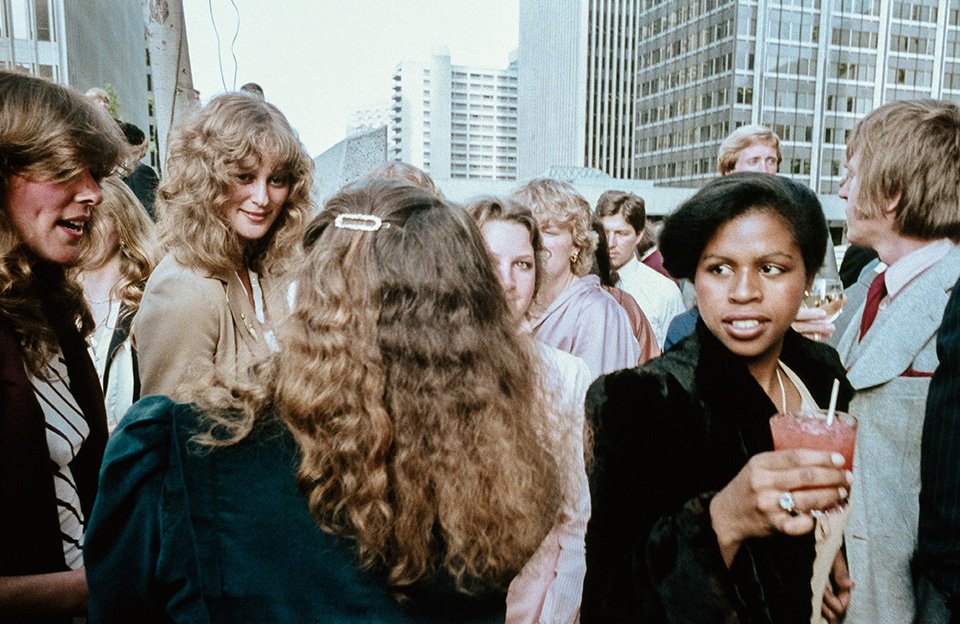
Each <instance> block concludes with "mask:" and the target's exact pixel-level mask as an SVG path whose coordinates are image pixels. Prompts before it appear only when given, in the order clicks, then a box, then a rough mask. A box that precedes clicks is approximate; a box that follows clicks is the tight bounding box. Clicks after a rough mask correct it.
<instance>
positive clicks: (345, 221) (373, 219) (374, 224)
mask: <svg viewBox="0 0 960 624" xmlns="http://www.w3.org/2000/svg"><path fill="white" fill-rule="evenodd" d="M333 225H334V227H338V228H340V229H341V230H360V231H362V232H376V231H377V230H379V229H380V228H388V227H390V224H389V223H384V222H383V219H381V218H380V217H378V216H376V215H369V214H357V213H352V212H348V213H344V214H338V215H337V218H336V219H334V220H333Z"/></svg>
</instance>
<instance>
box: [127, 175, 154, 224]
mask: <svg viewBox="0 0 960 624" xmlns="http://www.w3.org/2000/svg"><path fill="white" fill-rule="evenodd" d="M123 181H124V182H126V184H127V186H129V187H130V190H131V191H133V194H134V195H136V196H137V199H139V200H140V203H141V204H143V207H144V208H145V209H146V210H147V214H148V215H150V219H152V220H153V221H156V220H157V213H156V210H155V208H154V203H155V202H156V196H157V186H158V185H159V184H160V178H158V177H157V172H156V171H154V170H153V167H151V166H150V165H147V164H144V163H137V167H136V169H134V170H133V172H131V173H130V175H128V176H127V177H125V178H124V179H123Z"/></svg>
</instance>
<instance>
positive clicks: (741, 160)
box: [733, 143, 780, 175]
mask: <svg viewBox="0 0 960 624" xmlns="http://www.w3.org/2000/svg"><path fill="white" fill-rule="evenodd" d="M779 170H780V158H779V156H778V154H777V150H776V149H774V148H773V147H770V146H769V145H766V144H764V143H754V144H753V145H751V146H750V147H747V148H746V149H743V150H741V152H740V155H739V156H737V162H736V163H735V164H734V165H733V171H734V172H740V171H754V172H756V173H769V174H771V175H772V174H775V173H777V171H779Z"/></svg>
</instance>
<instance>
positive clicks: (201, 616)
mask: <svg viewBox="0 0 960 624" xmlns="http://www.w3.org/2000/svg"><path fill="white" fill-rule="evenodd" d="M181 407H186V406H181ZM175 409H177V406H176V405H175V404H174V403H172V402H171V401H170V400H169V399H167V398H164V397H148V398H146V399H144V400H142V401H139V402H138V403H136V404H135V405H134V406H133V407H132V408H131V409H130V412H129V413H128V415H127V417H126V418H124V420H123V421H122V422H121V423H120V425H119V426H118V427H117V429H116V430H115V431H114V433H113V435H112V436H111V438H110V441H109V442H108V444H107V450H106V455H105V457H104V463H103V469H102V470H101V473H100V491H99V494H98V496H97V500H96V503H95V504H94V508H93V513H92V514H91V516H90V520H89V522H88V525H87V533H86V540H85V545H84V553H83V555H84V563H85V565H86V571H87V584H88V586H89V588H90V589H89V592H90V594H89V612H88V620H89V621H90V622H91V624H96V623H100V622H117V623H121V622H166V621H169V615H168V613H167V609H168V606H170V605H176V606H175V610H176V611H177V612H178V613H179V614H180V615H183V616H184V617H185V618H186V620H188V621H193V622H200V623H202V622H207V621H209V615H208V614H207V613H206V611H205V609H204V608H203V606H202V603H201V602H200V601H198V600H191V599H190V598H191V596H196V592H195V591H194V590H195V586H194V585H193V583H194V582H197V581H189V580H188V579H191V578H192V579H198V578H199V575H198V574H197V573H195V569H196V563H195V561H196V560H195V557H194V556H193V555H192V549H191V546H190V545H191V543H192V542H191V540H190V539H189V538H186V539H184V536H185V533H184V532H185V531H188V530H189V529H188V523H187V522H186V511H185V501H184V500H183V498H182V497H180V496H178V493H182V491H183V488H182V485H178V483H181V484H182V481H180V480H179V479H178V474H177V465H176V464H177V462H176V461H175V459H174V458H175V456H176V452H175V451H174V448H175V446H176V441H175V435H176V432H175V431H174V427H173V425H172V422H173V412H174V410H175ZM172 459H174V461H171V460H172ZM178 538H179V539H178ZM171 571H173V572H172V574H173V575H175V576H177V577H179V579H178V580H177V581H173V582H170V580H169V575H170V574H171Z"/></svg>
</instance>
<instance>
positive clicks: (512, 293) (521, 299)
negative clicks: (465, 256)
mask: <svg viewBox="0 0 960 624" xmlns="http://www.w3.org/2000/svg"><path fill="white" fill-rule="evenodd" d="M480 231H481V232H482V233H483V240H484V241H485V242H486V245H487V251H489V252H490V259H491V260H492V261H493V267H494V268H495V269H496V271H497V278H498V279H499V280H500V285H501V286H503V291H504V293H506V295H507V303H508V304H509V305H510V310H511V311H512V312H513V314H514V316H515V317H516V318H517V319H518V320H519V319H522V318H523V317H524V316H525V315H526V313H527V309H528V308H529V307H530V302H531V301H533V295H534V292H535V290H536V282H537V265H536V256H535V255H534V251H533V245H532V244H531V243H530V232H529V230H527V228H525V227H524V226H522V225H520V224H519V223H516V222H514V221H487V222H486V223H484V224H483V228H481V230H480Z"/></svg>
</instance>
